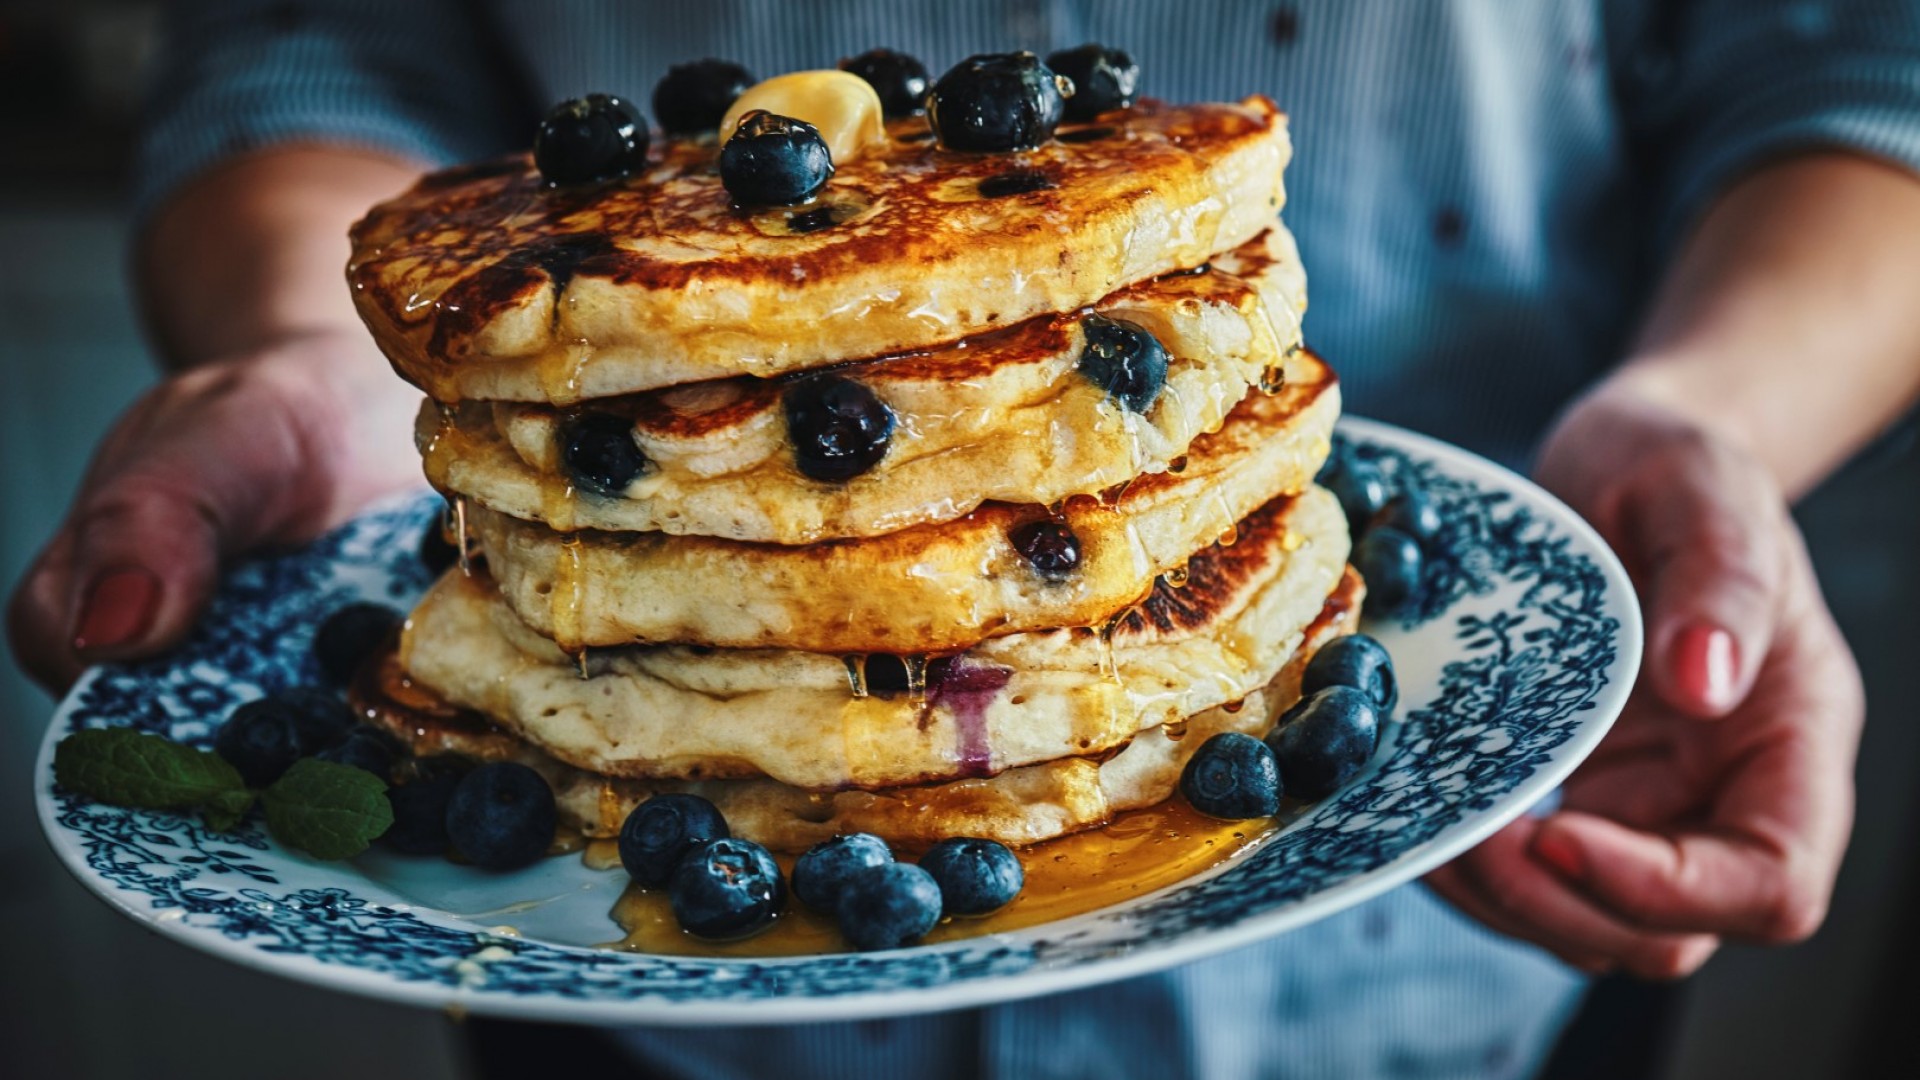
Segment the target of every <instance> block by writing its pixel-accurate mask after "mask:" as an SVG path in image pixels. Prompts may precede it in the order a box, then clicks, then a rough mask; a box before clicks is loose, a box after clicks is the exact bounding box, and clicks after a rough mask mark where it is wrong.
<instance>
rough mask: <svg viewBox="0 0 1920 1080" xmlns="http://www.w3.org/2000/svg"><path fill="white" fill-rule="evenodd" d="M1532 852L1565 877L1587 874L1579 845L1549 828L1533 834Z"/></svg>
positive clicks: (1578, 876) (1579, 876)
mask: <svg viewBox="0 0 1920 1080" xmlns="http://www.w3.org/2000/svg"><path fill="white" fill-rule="evenodd" d="M1533 853H1534V854H1535V855H1537V856H1539V857H1540V858H1541V860H1542V861H1544V862H1545V863H1546V864H1547V865H1549V866H1551V867H1553V868H1554V869H1555V870H1558V871H1560V873H1561V874H1562V875H1563V876H1565V877H1570V878H1582V877H1585V876H1586V875H1587V862H1586V859H1585V858H1583V857H1582V856H1581V854H1580V847H1579V845H1577V844H1575V843H1574V842H1573V841H1571V840H1569V839H1567V838H1566V837H1564V836H1561V835H1560V834H1559V833H1557V832H1554V831H1553V830H1551V829H1541V830H1540V831H1539V832H1537V833H1535V834H1534V835H1533Z"/></svg>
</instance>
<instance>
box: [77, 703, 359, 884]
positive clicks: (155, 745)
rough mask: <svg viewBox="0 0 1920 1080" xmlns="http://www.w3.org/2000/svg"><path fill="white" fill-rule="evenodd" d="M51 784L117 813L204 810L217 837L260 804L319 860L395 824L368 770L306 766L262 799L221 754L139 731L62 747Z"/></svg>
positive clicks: (352, 851) (82, 735)
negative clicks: (126, 809) (122, 810)
mask: <svg viewBox="0 0 1920 1080" xmlns="http://www.w3.org/2000/svg"><path fill="white" fill-rule="evenodd" d="M53 778H54V779H55V780H56V781H58V782H59V784H60V786H61V787H64V788H67V789H68V790H71V791H76V792H78V793H80V794H82V795H85V796H86V797H88V798H90V799H93V800H94V801H96V802H103V803H107V804H109V805H111V806H127V807H133V808H135V809H140V810H192V809H198V810H199V811H200V816H201V818H202V819H203V820H205V821H206V823H207V827H208V828H210V829H212V830H214V831H215V832H227V831H230V830H232V829H233V828H234V827H235V826H237V825H239V824H240V822H241V820H242V819H243V818H245V817H246V816H247V811H249V810H251V809H252V808H253V803H254V800H255V798H256V795H257V797H258V798H259V800H260V802H261V803H262V804H263V805H264V806H265V807H266V812H267V828H268V829H270V830H272V832H273V835H274V837H275V838H277V839H278V840H279V841H280V842H281V843H283V844H286V845H288V846H289V847H294V848H298V849H300V850H301V851H304V852H306V853H307V854H309V855H312V856H314V857H315V858H320V859H346V858H351V857H352V856H354V855H358V854H360V853H361V852H362V851H365V850H366V849H367V846H368V845H369V844H371V843H372V842H373V841H374V840H375V839H376V838H377V837H379V836H380V834H381V833H384V832H386V831H387V829H388V827H389V826H391V825H392V824H393V807H392V805H391V804H389V803H388V802H387V786H386V785H385V784H384V783H382V782H381V781H380V778H379V777H376V776H374V775H373V774H372V773H369V772H367V771H366V770H364V769H356V768H353V767H352V766H350V765H340V764H337V763H335V762H331V761H320V760H317V759H315V758H306V759H303V760H301V761H297V762H295V763H294V765H293V768H291V769H288V770H287V771H286V774H285V775H283V776H281V777H280V779H278V780H275V781H274V782H273V783H272V784H270V785H269V786H268V787H267V788H266V790H265V791H263V792H259V793H256V792H254V791H253V790H251V789H250V788H248V787H247V785H246V782H245V781H244V780H242V779H241V778H240V771H239V770H238V769H235V768H234V767H233V766H232V765H231V764H228V762H227V761H226V759H224V758H222V757H220V756H219V755H218V754H214V753H210V752H208V751H205V750H196V749H194V748H193V747H191V746H184V745H182V744H180V743H177V742H174V741H173V740H172V739H168V738H165V737H163V736H160V735H154V734H151V733H148V732H142V731H135V730H133V729H132V728H88V729H87V730H84V731H76V732H74V733H73V734H71V735H69V736H67V737H66V738H64V739H62V740H60V744H59V745H58V746H55V747H54V748H53Z"/></svg>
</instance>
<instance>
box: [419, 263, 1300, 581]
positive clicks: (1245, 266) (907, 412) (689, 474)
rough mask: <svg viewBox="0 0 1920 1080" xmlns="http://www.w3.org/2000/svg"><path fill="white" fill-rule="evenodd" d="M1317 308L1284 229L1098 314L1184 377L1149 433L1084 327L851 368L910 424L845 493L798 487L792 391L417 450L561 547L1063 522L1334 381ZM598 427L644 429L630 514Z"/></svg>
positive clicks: (656, 406)
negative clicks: (1283, 382) (573, 457)
mask: <svg viewBox="0 0 1920 1080" xmlns="http://www.w3.org/2000/svg"><path fill="white" fill-rule="evenodd" d="M1234 270H1244V271H1245V277H1244V278H1243V277H1241V276H1239V275H1236V274H1234V273H1232V272H1231V271H1234ZM1304 304H1305V299H1304V284H1303V283H1302V278H1301V274H1300V264H1299V257H1298V254H1297V253H1296V252H1295V250H1294V247H1293V241H1292V238H1291V237H1290V236H1288V235H1287V233H1286V231H1285V230H1284V229H1282V228H1279V227H1278V226H1275V227H1274V228H1273V229H1270V230H1268V231H1267V232H1266V233H1264V234H1263V235H1262V236H1261V237H1260V238H1258V239H1256V240H1253V241H1249V243H1248V244H1247V245H1245V246H1244V247H1243V248H1242V249H1240V250H1239V251H1236V252H1233V253H1230V254H1228V255H1224V256H1221V257H1219V258H1218V259H1216V260H1215V263H1214V265H1213V268H1212V269H1210V270H1208V271H1204V272H1200V273H1192V274H1180V275H1174V276H1170V277H1165V278H1160V279H1156V280H1154V281H1151V282H1147V283H1145V284H1142V285H1137V286H1134V287H1132V288H1129V289H1125V290H1122V291H1121V292H1119V293H1117V294H1115V295H1113V296H1110V297H1108V298H1106V299H1105V300H1103V301H1102V302H1101V303H1100V304H1098V305H1096V308H1097V310H1099V311H1101V312H1102V313H1104V314H1108V315H1111V316H1113V317H1115V318H1121V319H1126V320H1130V321H1133V322H1136V323H1138V324H1140V325H1141V326H1144V327H1146V328H1147V329H1148V330H1150V331H1151V332H1153V333H1154V335H1155V336H1156V337H1157V338H1159V340H1160V341H1161V342H1162V343H1163V344H1164V345H1165V347H1166V349H1167V351H1168V353H1169V354H1170V357H1171V358H1172V359H1171V363H1170V364H1169V373H1168V378H1167V382H1166V386H1165V389H1164V390H1163V391H1162V392H1161V394H1160V396H1159V398H1158V399H1157V400H1156V401H1155V402H1154V403H1153V405H1152V406H1151V407H1150V408H1149V409H1148V410H1147V411H1146V412H1145V413H1136V412H1134V411H1133V410H1131V409H1129V408H1127V407H1126V406H1125V405H1122V404H1120V403H1119V402H1117V401H1115V400H1114V399H1112V398H1111V397H1109V396H1108V395H1107V394H1106V393H1105V391H1104V390H1103V389H1102V388H1101V387H1099V386H1096V385H1095V384H1094V383H1093V382H1092V381H1090V380H1089V379H1088V378H1087V377H1086V376H1084V375H1082V374H1081V373H1080V372H1079V371H1078V370H1077V366H1078V364H1079V362H1080V359H1081V355H1082V353H1083V351H1084V349H1085V339H1084V333H1083V331H1082V329H1081V321H1082V319H1083V317H1084V312H1074V313H1071V314H1069V315H1065V316H1047V317H1043V318H1039V319H1034V320H1029V321H1028V322H1026V323H1023V324H1021V325H1020V326H1018V327H1013V328H1010V329H1008V330H1005V331H1001V332H999V333H997V334H992V335H987V336H985V337H982V338H976V339H970V340H968V341H966V342H963V343H961V344H959V345H956V346H952V347H949V348H946V349H941V350H936V351H934V352H930V353H923V354H917V355H912V356H905V357H898V358H893V359H888V360H882V361H875V362H870V363H862V364H852V365H843V366H841V367H838V368H835V369H834V373H835V374H836V375H838V376H841V377H844V378H848V379H852V380H854V381H856V382H859V383H861V384H862V385H864V386H866V387H867V388H868V389H869V390H871V391H872V392H873V393H874V394H875V395H876V396H877V397H878V398H879V399H880V400H881V401H882V402H884V403H886V405H887V406H888V407H889V408H890V409H891V410H892V411H893V413H894V416H895V423H894V433H893V436H892V438H891V440H890V442H889V444H888V446H887V449H886V454H885V456H884V457H882V458H881V459H880V460H879V461H878V462H877V463H876V464H874V465H873V467H872V468H870V469H868V470H867V471H866V472H864V473H861V474H860V475H858V476H856V477H854V478H852V479H851V480H847V481H843V482H826V481H821V480H815V479H812V478H809V477H808V476H806V475H805V474H803V473H802V472H801V471H800V470H799V469H798V468H797V467H796V465H795V452H794V445H793V440H792V438H791V437H790V435H789V431H788V425H787V420H786V415H785V410H784V408H783V407H782V395H783V394H784V393H785V392H787V390H788V389H789V388H790V387H791V385H792V383H791V382H790V381H788V380H779V379H776V380H769V379H757V378H737V379H728V380H720V381H716V382H708V383H699V384H695V385H691V386H682V387H674V388H672V389H669V390H665V391H657V392H653V393H648V394H642V395H630V396H628V397H624V398H616V399H610V400H603V401H595V402H592V403H590V405H589V406H588V407H586V408H583V409H582V410H577V411H562V410H558V409H555V408H553V407H552V406H546V405H529V404H520V403H498V404H491V405H490V404H488V403H483V402H474V403H468V404H465V405H461V406H453V407H436V406H434V405H433V404H431V403H429V404H428V406H427V407H426V408H425V409H424V410H423V411H422V413H421V416H420V422H419V427H418V437H419V442H420V445H421V448H422V450H423V453H424V457H425V461H426V471H427V476H428V478H429V479H430V480H432V482H433V483H434V484H435V485H437V486H439V487H440V488H441V489H443V490H445V491H448V492H450V493H453V494H459V495H467V496H469V497H471V498H473V499H474V500H476V501H478V502H480V503H482V504H484V505H487V506H491V507H493V508H495V509H498V510H501V511H503V512H505V513H509V514H512V515H514V516H516V517H520V518H525V519H527V520H532V521H545V522H546V523H547V524H549V525H552V526H553V527H554V528H557V529H575V528H583V527H584V528H596V529H608V530H633V531H652V530H659V531H664V532H672V533H687V534H695V535H703V536H723V537H728V538H730V539H737V540H754V541H762V542H769V543H783V544H801V543H811V542H813V541H816V540H820V539H825V538H831V537H845V536H872V535H876V534H879V533H887V532H892V531H894V530H896V529H901V528H905V527H907V526H911V525H917V524H924V523H926V522H930V521H946V520H949V519H951V518H954V517H957V516H959V515H961V514H964V513H966V512H967V511H969V510H971V509H973V508H974V507H975V506H977V505H979V503H980V502H982V501H984V500H987V499H998V500H1002V501H1014V502H1040V503H1047V502H1053V501H1055V500H1057V499H1062V498H1066V497H1068V496H1071V495H1075V494H1090V493H1092V492H1097V491H1100V490H1102V489H1105V488H1108V487H1112V486H1113V485H1115V484H1120V483H1123V482H1125V481H1127V480H1129V479H1132V478H1133V477H1135V476H1138V475H1139V474H1141V473H1143V472H1160V471H1163V470H1165V469H1166V468H1167V467H1168V465H1169V463H1171V462H1173V461H1175V460H1176V459H1178V458H1179V457H1180V456H1181V455H1182V454H1185V453H1187V450H1188V447H1189V445H1190V444H1191V442H1192V440H1193V439H1194V438H1195V436H1197V435H1199V434H1200V433H1202V432H1205V431H1211V430H1213V429H1215V428H1217V427H1218V426H1219V425H1220V423H1221V422H1222V420H1224V419H1225V417H1226V415H1227V413H1228V411H1229V410H1231V409H1232V408H1233V406H1234V404H1235V403H1236V402H1238V401H1239V400H1240V399H1241V398H1242V397H1243V396H1245V395H1246V393H1247V392H1248V390H1249V389H1250V388H1251V387H1252V386H1254V385H1255V384H1256V383H1262V382H1264V383H1266V384H1267V385H1269V386H1271V385H1273V383H1274V381H1276V379H1275V377H1276V376H1277V377H1278V378H1280V379H1285V378H1289V377H1290V378H1293V379H1296V380H1300V381H1303V382H1306V383H1309V384H1313V383H1316V382H1318V381H1321V380H1324V379H1326V378H1327V377H1328V376H1327V375H1326V373H1325V368H1324V366H1322V365H1319V364H1317V363H1315V362H1310V361H1306V360H1301V359H1299V358H1297V357H1296V358H1292V359H1289V357H1288V353H1289V352H1290V351H1291V350H1292V349H1293V348H1294V347H1295V346H1296V345H1297V344H1298V342H1299V313H1300V310H1301V309H1302V307H1303V306H1304ZM1270 312H1272V313H1273V314H1272V315H1271V317H1270V315H1269V313H1270ZM580 412H591V413H592V414H595V420H596V422H597V421H598V420H599V417H600V416H602V415H606V416H611V417H617V418H618V422H619V423H621V424H627V425H631V427H632V430H633V435H634V441H635V442H636V443H637V444H638V446H639V448H640V450H641V452H642V453H643V454H644V455H645V457H646V461H647V465H646V468H645V471H644V472H643V473H642V474H641V475H640V476H639V478H637V479H636V480H634V481H633V482H632V483H631V484H630V485H628V487H627V488H626V489H625V491H624V492H622V493H620V494H619V495H616V496H611V497H609V496H606V495H600V494H594V493H591V492H586V491H581V492H576V491H575V489H574V486H573V482H572V479H571V477H570V476H569V475H568V474H567V472H566V470H565V468H564V467H563V465H562V464H561V461H560V446H561V444H562V435H561V433H562V431H563V430H564V425H565V424H566V422H567V420H568V418H569V417H570V416H575V415H578V413H580Z"/></svg>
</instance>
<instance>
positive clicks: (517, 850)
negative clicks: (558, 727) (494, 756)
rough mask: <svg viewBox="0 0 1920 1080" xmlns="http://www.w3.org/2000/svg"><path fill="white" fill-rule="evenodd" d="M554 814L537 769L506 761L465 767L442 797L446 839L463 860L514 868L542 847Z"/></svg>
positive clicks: (544, 848) (550, 793) (550, 794)
mask: <svg viewBox="0 0 1920 1080" xmlns="http://www.w3.org/2000/svg"><path fill="white" fill-rule="evenodd" d="M557 822H558V814H557V813H556V811H555V808H554V805H553V789H552V788H550V787H548V786H547V782H546V780H544V779H542V778H541V776H540V774H539V773H537V772H534V771H533V770H532V769H529V768H527V767H526V766H525V765H521V764H519V763H517V762H512V761H496V762H491V763H489V764H486V765H482V766H480V767H478V768H476V769H474V770H473V771H472V772H470V773H468V774H467V775H466V776H465V777H463V778H462V779H461V780H460V783H459V785H458V786H456V787H455V788H454V789H453V797H452V798H451V799H449V800H448V801H447V839H448V840H449V841H451V842H452V844H453V848H454V850H455V851H458V852H459V853H460V854H462V855H464V856H466V858H467V861H468V862H471V863H473V864H474V865H475V866H479V867H483V868H485V869H488V870H514V869H517V868H519V867H522V866H526V865H528V864H529V863H532V862H533V861H535V860H536V859H538V858H540V856H542V855H545V854H546V853H547V848H548V847H550V846H552V844H553V829H554V826H555V824H557Z"/></svg>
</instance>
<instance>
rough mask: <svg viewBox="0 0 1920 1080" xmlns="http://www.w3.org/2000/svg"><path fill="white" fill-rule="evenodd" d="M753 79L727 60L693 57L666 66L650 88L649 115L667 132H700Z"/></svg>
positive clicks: (714, 123) (723, 114)
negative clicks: (651, 97)
mask: <svg viewBox="0 0 1920 1080" xmlns="http://www.w3.org/2000/svg"><path fill="white" fill-rule="evenodd" d="M756 81H757V80H755V79H754V77H753V75H752V74H751V73H749V72H748V71H747V69H746V68H743V67H741V66H740V65H739V64H736V63H734V62H733V61H731V60H715V59H713V58H712V57H708V58H707V59H705V60H695V61H694V62H692V63H690V64H675V65H673V66H672V67H670V68H668V69H667V73H666V74H665V75H663V76H661V78H660V81H659V82H658V83H655V84H654V87H653V115H654V116H656V117H659V119H660V127H661V128H662V129H664V130H665V131H666V132H667V133H668V134H670V135H704V134H706V133H707V132H709V131H712V130H713V129H715V128H717V127H719V126H720V121H722V120H724V119H726V116H727V110H728V109H730V108H732V107H733V103H734V100H735V99H737V98H738V97H739V96H740V95H741V94H744V93H746V92H747V87H749V86H752V85H753V84H754V82H756Z"/></svg>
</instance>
